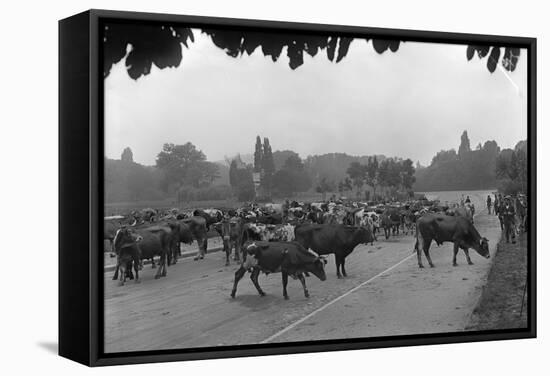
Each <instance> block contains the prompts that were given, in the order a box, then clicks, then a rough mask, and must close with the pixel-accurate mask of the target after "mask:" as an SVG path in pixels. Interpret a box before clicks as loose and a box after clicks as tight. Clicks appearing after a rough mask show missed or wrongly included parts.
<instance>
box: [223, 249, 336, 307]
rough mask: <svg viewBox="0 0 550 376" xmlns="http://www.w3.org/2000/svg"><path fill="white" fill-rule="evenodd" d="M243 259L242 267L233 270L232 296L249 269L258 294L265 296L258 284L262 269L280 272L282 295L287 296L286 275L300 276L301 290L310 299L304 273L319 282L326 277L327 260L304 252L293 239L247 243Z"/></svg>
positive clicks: (309, 252)
mask: <svg viewBox="0 0 550 376" xmlns="http://www.w3.org/2000/svg"><path fill="white" fill-rule="evenodd" d="M245 250H246V251H245V253H246V256H247V257H246V259H245V261H243V263H242V264H241V267H240V268H239V269H238V270H237V271H236V272H235V281H234V283H233V290H232V291H231V297H232V298H234V297H235V295H236V293H237V285H238V283H239V281H240V280H241V278H242V277H243V276H244V275H245V273H246V272H247V271H248V272H250V273H251V274H250V279H251V280H252V283H253V284H254V287H256V290H258V293H259V294H260V296H265V292H264V291H263V290H262V288H261V287H260V284H259V283H258V276H259V275H260V273H261V272H264V273H265V274H269V273H279V272H280V273H281V275H282V281H283V296H284V298H285V299H288V293H287V290H286V288H287V284H288V276H289V275H290V276H291V277H292V278H294V279H299V280H300V282H301V283H302V287H303V289H304V295H305V297H306V298H309V291H308V290H307V286H306V280H305V277H304V273H307V272H309V273H312V274H313V275H315V276H316V277H317V278H319V279H320V280H321V281H324V280H326V278H327V277H326V274H325V269H324V265H325V264H326V260H324V259H322V258H321V257H320V256H319V255H317V254H316V253H314V252H311V251H307V250H306V249H305V248H304V247H302V246H301V245H300V244H298V243H295V242H261V241H259V242H252V243H246V247H245Z"/></svg>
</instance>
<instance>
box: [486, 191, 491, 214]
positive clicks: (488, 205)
mask: <svg viewBox="0 0 550 376" xmlns="http://www.w3.org/2000/svg"><path fill="white" fill-rule="evenodd" d="M487 211H488V212H489V214H491V195H487Z"/></svg>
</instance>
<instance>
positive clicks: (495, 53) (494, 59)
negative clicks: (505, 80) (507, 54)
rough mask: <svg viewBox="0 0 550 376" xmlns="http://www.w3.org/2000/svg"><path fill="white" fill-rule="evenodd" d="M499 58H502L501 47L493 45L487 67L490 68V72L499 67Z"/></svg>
mask: <svg viewBox="0 0 550 376" xmlns="http://www.w3.org/2000/svg"><path fill="white" fill-rule="evenodd" d="M498 59H500V47H493V48H492V50H491V54H490V55H489V58H488V59H487V69H489V72H491V73H493V72H494V71H495V69H497V64H498Z"/></svg>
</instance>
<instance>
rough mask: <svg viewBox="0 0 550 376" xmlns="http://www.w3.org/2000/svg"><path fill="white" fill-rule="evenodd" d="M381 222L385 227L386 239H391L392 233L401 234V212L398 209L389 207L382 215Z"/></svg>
mask: <svg viewBox="0 0 550 376" xmlns="http://www.w3.org/2000/svg"><path fill="white" fill-rule="evenodd" d="M380 222H381V223H380V224H381V226H382V228H383V229H384V235H385V236H386V239H389V237H390V235H392V234H393V235H394V236H395V235H399V227H400V226H401V214H400V213H399V210H397V209H387V210H385V211H384V213H383V214H382V215H381V216H380Z"/></svg>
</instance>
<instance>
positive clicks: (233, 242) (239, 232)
mask: <svg viewBox="0 0 550 376" xmlns="http://www.w3.org/2000/svg"><path fill="white" fill-rule="evenodd" d="M243 224H244V221H243V219H242V218H239V217H236V218H230V219H224V220H223V221H222V222H220V223H219V224H218V225H217V226H219V227H220V230H221V233H222V239H223V249H224V251H225V256H226V257H225V266H229V256H230V255H231V251H232V249H233V248H235V254H234V256H233V258H234V260H235V261H239V260H240V255H241V240H242V236H243Z"/></svg>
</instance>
